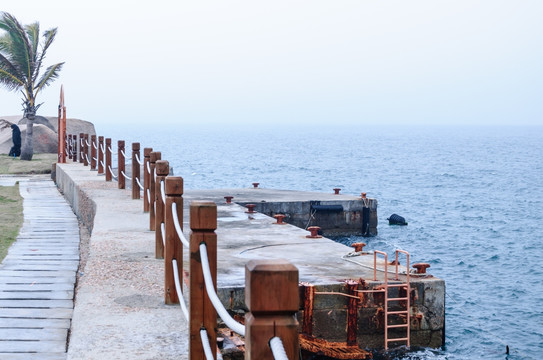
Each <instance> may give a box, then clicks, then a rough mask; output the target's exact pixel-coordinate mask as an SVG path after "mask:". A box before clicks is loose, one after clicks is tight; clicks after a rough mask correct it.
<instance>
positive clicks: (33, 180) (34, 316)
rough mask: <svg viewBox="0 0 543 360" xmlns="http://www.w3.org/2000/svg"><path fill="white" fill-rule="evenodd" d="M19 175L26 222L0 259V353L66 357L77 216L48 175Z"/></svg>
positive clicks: (16, 356) (4, 356)
mask: <svg viewBox="0 0 543 360" xmlns="http://www.w3.org/2000/svg"><path fill="white" fill-rule="evenodd" d="M12 180H13V178H7V179H6V178H2V181H1V183H2V184H3V185H5V184H6V183H7V182H10V181H12ZM19 180H20V183H19V184H20V185H19V186H20V192H21V195H22V196H23V198H24V203H23V204H24V223H23V227H22V228H21V231H20V233H19V236H18V237H17V241H16V242H15V243H14V244H13V245H12V246H11V248H10V249H9V253H8V255H7V256H6V258H5V259H4V261H3V262H2V264H1V265H0V359H11V360H18V359H40V360H57V359H66V343H67V336H68V330H69V328H70V322H71V318H72V313H73V298H74V285H75V275H76V271H77V268H78V265H79V227H78V222H77V218H76V216H75V215H74V213H73V211H72V209H71V207H70V206H69V205H68V204H67V203H66V201H65V200H64V198H63V197H62V195H61V194H60V193H59V192H58V190H57V188H56V186H55V184H54V183H53V182H52V181H51V180H50V179H49V177H48V176H34V177H25V178H21V179H19Z"/></svg>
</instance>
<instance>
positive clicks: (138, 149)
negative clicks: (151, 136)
mask: <svg viewBox="0 0 543 360" xmlns="http://www.w3.org/2000/svg"><path fill="white" fill-rule="evenodd" d="M132 150H134V151H140V143H139V142H134V143H132Z"/></svg>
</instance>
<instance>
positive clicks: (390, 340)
mask: <svg viewBox="0 0 543 360" xmlns="http://www.w3.org/2000/svg"><path fill="white" fill-rule="evenodd" d="M407 340H409V338H406V337H404V338H395V339H388V340H387V342H393V341H407Z"/></svg>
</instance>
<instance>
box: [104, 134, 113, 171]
mask: <svg viewBox="0 0 543 360" xmlns="http://www.w3.org/2000/svg"><path fill="white" fill-rule="evenodd" d="M105 150H106V161H105V165H104V171H105V172H106V181H111V179H112V178H113V176H112V174H111V170H109V169H110V168H111V138H106V149H105Z"/></svg>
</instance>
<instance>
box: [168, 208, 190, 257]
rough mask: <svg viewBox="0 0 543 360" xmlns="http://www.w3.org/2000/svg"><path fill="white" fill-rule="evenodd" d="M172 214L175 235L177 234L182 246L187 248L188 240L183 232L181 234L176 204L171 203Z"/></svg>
mask: <svg viewBox="0 0 543 360" xmlns="http://www.w3.org/2000/svg"><path fill="white" fill-rule="evenodd" d="M172 214H173V224H174V226H175V231H176V232H177V236H179V240H181V243H182V244H183V246H184V247H186V248H189V247H190V246H189V242H188V241H187V238H186V237H185V234H183V230H181V225H180V224H179V217H178V216H177V204H176V203H172Z"/></svg>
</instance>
